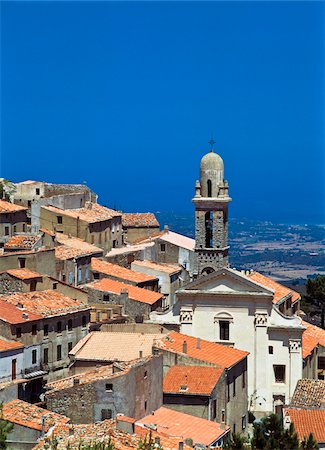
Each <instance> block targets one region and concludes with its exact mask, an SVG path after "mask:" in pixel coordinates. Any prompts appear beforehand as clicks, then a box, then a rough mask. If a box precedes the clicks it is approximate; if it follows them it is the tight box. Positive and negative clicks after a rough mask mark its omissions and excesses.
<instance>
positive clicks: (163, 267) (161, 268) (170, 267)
mask: <svg viewBox="0 0 325 450" xmlns="http://www.w3.org/2000/svg"><path fill="white" fill-rule="evenodd" d="M131 267H132V269H133V270H137V269H139V268H141V267H144V268H145V269H152V270H154V271H157V272H165V273H168V274H169V275H174V274H175V273H178V272H181V271H182V268H181V266H180V265H178V264H165V263H156V262H154V261H149V260H145V261H139V260H135V261H133V263H132V264H131Z"/></svg>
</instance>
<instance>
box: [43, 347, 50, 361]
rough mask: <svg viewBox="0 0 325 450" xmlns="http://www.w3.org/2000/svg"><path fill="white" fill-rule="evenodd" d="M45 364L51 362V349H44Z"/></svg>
mask: <svg viewBox="0 0 325 450" xmlns="http://www.w3.org/2000/svg"><path fill="white" fill-rule="evenodd" d="M43 362H44V364H48V362H49V349H48V348H44V353H43Z"/></svg>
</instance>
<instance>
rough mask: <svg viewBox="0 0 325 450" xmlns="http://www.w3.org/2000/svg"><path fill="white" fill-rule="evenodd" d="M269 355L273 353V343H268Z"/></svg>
mask: <svg viewBox="0 0 325 450" xmlns="http://www.w3.org/2000/svg"><path fill="white" fill-rule="evenodd" d="M269 355H273V345H269Z"/></svg>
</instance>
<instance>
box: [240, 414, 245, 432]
mask: <svg viewBox="0 0 325 450" xmlns="http://www.w3.org/2000/svg"><path fill="white" fill-rule="evenodd" d="M241 428H242V430H245V428H246V415H245V416H243V417H242V418H241Z"/></svg>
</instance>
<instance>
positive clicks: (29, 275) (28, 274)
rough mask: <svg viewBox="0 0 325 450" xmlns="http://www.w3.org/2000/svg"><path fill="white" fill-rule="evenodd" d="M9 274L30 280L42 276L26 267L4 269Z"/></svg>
mask: <svg viewBox="0 0 325 450" xmlns="http://www.w3.org/2000/svg"><path fill="white" fill-rule="evenodd" d="M6 272H7V273H8V274H9V275H11V276H12V277H15V278H19V279H20V280H31V279H33V278H42V275H41V274H40V273H38V272H33V271H32V270H30V269H27V267H24V268H23V269H8V270H7V271H6Z"/></svg>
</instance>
